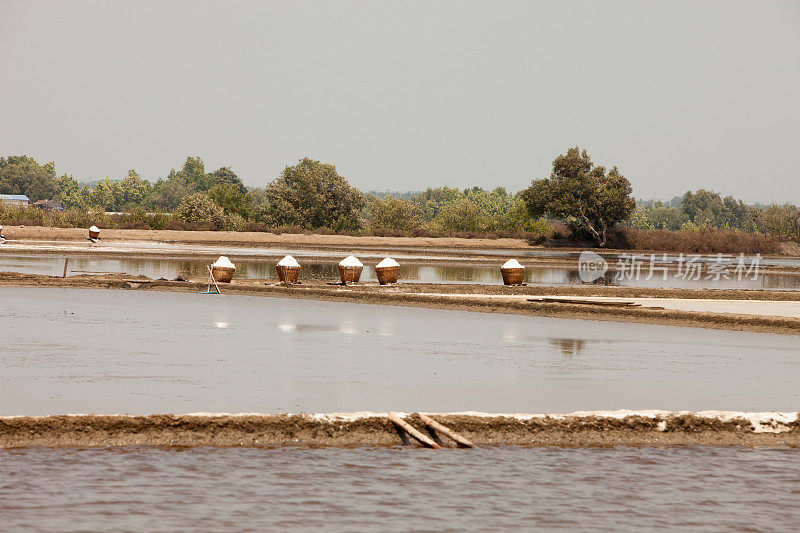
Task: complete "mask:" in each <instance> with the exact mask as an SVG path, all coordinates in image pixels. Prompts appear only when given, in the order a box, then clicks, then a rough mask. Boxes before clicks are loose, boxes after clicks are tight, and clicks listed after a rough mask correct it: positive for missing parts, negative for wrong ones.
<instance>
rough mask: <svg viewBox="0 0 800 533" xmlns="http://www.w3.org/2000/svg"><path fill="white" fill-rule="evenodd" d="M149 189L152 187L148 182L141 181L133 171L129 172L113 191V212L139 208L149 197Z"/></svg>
mask: <svg viewBox="0 0 800 533" xmlns="http://www.w3.org/2000/svg"><path fill="white" fill-rule="evenodd" d="M151 189H152V186H151V185H150V182H149V181H147V180H143V179H141V178H140V177H139V174H137V173H136V171H135V170H129V171H128V175H127V176H125V177H124V178H123V179H122V180H120V181H119V182H118V184H117V188H116V190H115V193H116V194H115V196H116V198H115V200H116V204H117V205H116V206H115V210H116V211H119V210H122V209H123V208H125V209H133V208H135V207H139V206H141V205H142V204H144V202H145V200H146V199H147V197H148V196H149V195H150V190H151Z"/></svg>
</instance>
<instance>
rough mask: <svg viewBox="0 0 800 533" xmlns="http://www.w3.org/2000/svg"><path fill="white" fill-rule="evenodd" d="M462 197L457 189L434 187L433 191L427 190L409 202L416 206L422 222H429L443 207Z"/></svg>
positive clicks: (462, 194)
mask: <svg viewBox="0 0 800 533" xmlns="http://www.w3.org/2000/svg"><path fill="white" fill-rule="evenodd" d="M463 197H464V193H462V192H461V191H459V190H458V189H453V188H450V187H436V188H435V189H431V188H428V189H427V190H425V192H422V193H420V194H418V195H416V196H414V197H413V198H412V199H411V201H412V202H413V203H414V204H415V205H416V206H417V210H418V211H419V213H420V216H421V217H422V220H424V221H425V222H430V221H431V220H433V219H434V218H435V217H436V215H437V214H438V213H439V211H440V210H441V209H442V208H443V207H444V206H445V205H447V204H450V203H453V202H455V201H456V200H458V199H459V198H463Z"/></svg>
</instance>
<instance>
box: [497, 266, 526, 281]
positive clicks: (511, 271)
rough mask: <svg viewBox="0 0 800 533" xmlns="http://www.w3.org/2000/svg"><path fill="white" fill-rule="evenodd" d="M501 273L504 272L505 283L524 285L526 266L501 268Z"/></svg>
mask: <svg viewBox="0 0 800 533" xmlns="http://www.w3.org/2000/svg"><path fill="white" fill-rule="evenodd" d="M500 273H501V274H503V283H504V284H505V285H522V281H523V280H524V279H525V269H524V268H501V269H500Z"/></svg>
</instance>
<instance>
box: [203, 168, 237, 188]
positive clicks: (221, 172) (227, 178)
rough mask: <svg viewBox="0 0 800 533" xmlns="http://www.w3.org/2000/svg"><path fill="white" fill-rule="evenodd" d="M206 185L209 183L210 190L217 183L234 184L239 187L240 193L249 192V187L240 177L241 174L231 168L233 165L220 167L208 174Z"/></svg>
mask: <svg viewBox="0 0 800 533" xmlns="http://www.w3.org/2000/svg"><path fill="white" fill-rule="evenodd" d="M204 185H207V189H208V190H211V189H212V188H213V187H216V186H217V185H234V186H236V188H237V189H239V192H240V193H242V194H246V193H247V187H245V185H244V183H242V180H241V179H239V176H237V175H236V173H235V172H234V171H233V170H231V167H222V168H218V169H217V170H215V171H214V172H212V173H211V174H208V176H207V177H206V180H205V183H204Z"/></svg>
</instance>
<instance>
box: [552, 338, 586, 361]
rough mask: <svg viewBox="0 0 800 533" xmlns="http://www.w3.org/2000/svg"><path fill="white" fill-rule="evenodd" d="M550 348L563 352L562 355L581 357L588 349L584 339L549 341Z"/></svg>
mask: <svg viewBox="0 0 800 533" xmlns="http://www.w3.org/2000/svg"><path fill="white" fill-rule="evenodd" d="M548 342H549V343H550V346H553V347H554V348H558V349H560V350H561V355H564V356H570V357H571V356H573V355H580V354H581V352H583V349H584V348H585V347H586V341H585V340H584V339H548Z"/></svg>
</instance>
